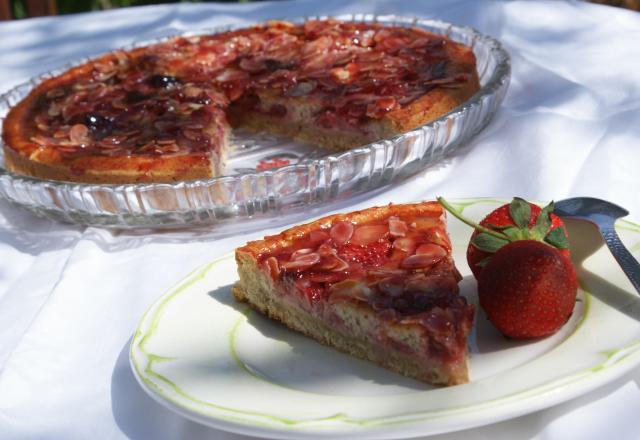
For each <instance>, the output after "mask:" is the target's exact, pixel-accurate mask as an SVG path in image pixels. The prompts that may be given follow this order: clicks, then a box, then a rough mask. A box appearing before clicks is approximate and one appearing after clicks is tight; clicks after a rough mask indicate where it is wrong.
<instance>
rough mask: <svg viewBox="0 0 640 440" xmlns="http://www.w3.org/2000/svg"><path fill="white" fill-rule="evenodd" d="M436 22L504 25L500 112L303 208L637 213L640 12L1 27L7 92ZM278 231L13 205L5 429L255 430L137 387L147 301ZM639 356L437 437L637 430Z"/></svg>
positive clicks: (541, 5) (559, 5)
mask: <svg viewBox="0 0 640 440" xmlns="http://www.w3.org/2000/svg"><path fill="white" fill-rule="evenodd" d="M343 13H378V14H398V15H408V16H419V17H426V18H438V19H441V20H445V21H450V22H453V23H456V24H460V25H467V26H472V27H474V28H476V29H478V30H480V31H481V32H483V33H486V34H488V35H491V36H493V37H495V38H498V39H499V40H500V41H501V42H502V43H503V44H504V46H505V47H506V48H507V50H508V51H509V52H510V54H511V58H512V65H513V73H512V80H511V85H510V88H509V91H508V93H507V95H506V98H505V100H504V104H503V106H502V108H501V109H500V110H499V112H498V113H497V115H496V117H495V118H494V120H493V121H492V122H491V124H490V125H489V126H488V127H487V128H486V129H485V130H484V131H482V132H481V133H480V134H479V135H477V136H476V137H475V138H474V139H473V140H472V141H471V142H469V143H468V145H466V146H465V147H464V148H461V149H459V150H457V151H456V152H455V153H454V154H453V155H452V156H450V157H448V158H447V159H445V160H443V161H441V162H440V163H438V164H436V165H433V166H430V167H429V168H428V169H426V170H424V171H423V172H421V173H420V174H418V175H417V176H415V177H413V178H411V179H409V180H406V181H404V182H402V183H399V184H396V185H394V186H393V187H391V188H388V189H386V190H384V191H378V192H376V193H374V194H372V195H366V196H361V197H358V198H357V199H355V200H351V201H346V202H342V203H340V204H338V205H332V206H331V207H329V208H327V207H316V208H313V209H311V210H309V212H308V213H307V215H308V217H317V216H320V215H322V214H325V213H327V212H328V211H327V210H328V209H330V210H332V211H344V210H346V209H356V208H364V207H368V206H371V205H375V204H386V203H389V202H408V201H415V200H420V199H428V198H433V197H434V196H435V195H445V196H447V197H449V198H456V197H461V198H464V197H477V196H492V197H502V198H506V199H510V198H511V197H512V196H514V195H519V196H521V197H525V198H528V199H533V200H551V199H555V200H559V199H562V198H565V197H570V196H578V195H588V196H593V197H599V198H603V199H608V200H611V201H613V202H615V203H617V204H619V205H621V206H624V207H626V208H627V209H628V210H629V211H630V212H631V216H630V218H631V219H632V220H635V221H636V222H638V221H639V220H640V172H639V171H640V148H639V145H638V143H639V142H638V141H639V140H640V76H639V74H638V72H639V71H640V14H638V13H635V12H631V11H626V10H622V9H615V8H611V7H606V6H600V5H593V4H589V3H584V2H579V1H570V2H561V1H544V0H538V1H535V2H528V1H512V2H511V1H510V2H503V1H475V0H453V1H447V2H441V1H414V2H411V1H407V0H388V1H378V2H369V1H365V0H359V1H358V0H354V1H338V0H323V1H298V2H264V3H262V2H261V3H249V4H233V5H229V4H224V5H222V4H211V3H209V4H175V5H162V6H149V7H139V8H126V9H121V10H114V11H109V12H96V13H89V14H78V15H73V16H60V17H47V18H37V19H29V20H23V21H15V22H2V23H0V53H2V57H0V84H1V87H2V88H3V89H9V88H10V87H11V86H13V85H16V84H19V83H21V82H24V81H25V80H26V79H28V78H30V77H33V76H35V75H37V74H39V73H42V72H44V71H47V70H50V69H53V68H56V67H59V66H61V65H64V64H65V63H67V62H70V61H73V60H76V59H78V58H82V57H85V56H90V55H94V54H97V53H101V52H104V51H107V50H110V49H114V48H117V47H119V46H124V45H128V44H130V43H132V42H135V41H143V40H147V39H150V38H154V37H158V36H162V35H168V34H172V33H175V32H178V31H184V30H196V29H203V28H209V27H213V26H218V25H224V24H231V23H233V24H244V23H247V24H249V23H251V22H254V21H261V20H265V19H268V18H287V17H290V18H293V17H299V16H308V15H315V14H343ZM294 221H300V219H299V218H296V219H294V218H289V217H287V216H284V217H281V218H279V219H277V223H278V224H276V223H275V221H274V223H273V224H272V225H269V226H268V229H262V230H254V231H251V232H249V233H243V234H240V235H238V234H232V233H229V232H228V231H227V232H225V230H224V228H216V227H212V228H204V229H199V230H195V231H189V230H180V231H170V232H157V231H129V232H127V231H109V230H104V229H100V228H86V227H82V226H77V225H67V224H62V223H56V222H53V221H50V220H45V219H40V218H37V217H35V216H33V215H31V214H30V213H28V212H26V211H23V210H21V209H19V208H17V207H14V206H11V205H9V204H8V203H6V202H5V201H3V200H0V261H1V263H0V438H2V439H29V438H34V439H35V438H38V439H40V438H47V439H58V438H59V439H87V438H127V437H129V438H134V439H150V438H153V439H173V438H189V439H205V438H206V439H212V438H215V439H244V438H248V437H244V436H241V435H236V434H230V433H224V432H222V431H217V430H214V429H211V428H207V427H204V426H201V425H198V424H196V423H193V422H190V421H188V420H186V419H184V418H182V417H180V416H178V415H176V414H174V413H172V412H170V411H169V410H166V409H164V408H163V407H162V406H160V405H159V404H157V403H156V402H154V401H153V400H152V399H151V398H150V397H148V396H147V395H146V394H145V393H144V391H142V389H141V388H140V387H139V386H138V384H137V383H136V382H135V379H134V377H133V375H132V372H131V370H130V367H129V363H128V345H129V342H130V338H131V336H132V332H133V330H134V329H135V327H136V325H137V323H138V321H139V319H140V317H141V315H142V314H143V312H144V311H145V310H146V309H147V308H148V307H149V306H150V304H152V303H153V301H154V300H155V299H156V298H157V297H158V296H159V295H161V294H162V293H163V292H164V291H166V290H167V289H168V288H170V287H171V286H172V285H174V284H175V283H176V282H177V281H178V280H180V279H181V278H182V277H183V276H185V275H186V274H187V273H189V272H190V271H191V270H192V269H194V268H196V267H198V266H200V265H202V264H204V263H207V262H209V261H211V260H213V259H214V258H215V257H217V256H219V255H222V254H224V253H227V252H229V251H231V250H232V249H233V248H234V247H235V246H237V245H240V244H241V243H243V242H245V241H246V240H248V239H255V238H259V237H262V236H263V235H265V234H266V233H270V232H274V231H275V230H277V229H280V228H281V227H282V226H283V225H284V224H286V223H293V222H294ZM639 383H640V369H636V370H634V371H632V372H631V373H628V374H626V375H625V376H623V377H621V378H619V379H617V380H616V381H614V382H612V383H609V384H608V385H606V386H603V387H601V388H599V389H597V390H596V391H592V392H590V393H588V394H586V395H583V396H582V397H579V398H576V399H574V400H571V401H569V402H567V403H564V404H560V405H557V406H555V407H552V408H549V409H546V410H542V411H538V412H536V413H533V414H530V415H525V416H522V417H519V418H516V419H513V420H509V421H505V422H501V423H497V424H493V425H489V426H485V427H480V428H475V429H472V430H466V431H461V432H457V433H450V434H445V435H439V436H434V437H432V438H434V439H442V440H443V439H463V438H464V439H478V440H479V439H489V438H491V439H513V438H518V439H521V438H526V439H536V440H542V439H545V440H547V439H567V438H580V439H602V438H615V439H637V438H638V436H639V435H640V434H639V433H640V417H638V414H640V389H639V388H638V385H639Z"/></svg>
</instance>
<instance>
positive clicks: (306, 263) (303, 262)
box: [280, 253, 320, 271]
mask: <svg viewBox="0 0 640 440" xmlns="http://www.w3.org/2000/svg"><path fill="white" fill-rule="evenodd" d="M319 262H320V255H318V254H316V253H312V254H306V255H302V256H300V257H299V258H297V259H296V260H292V261H288V262H285V263H282V264H281V265H280V266H281V267H282V268H283V269H284V270H286V271H304V270H307V269H310V268H312V267H313V266H315V265H316V264H318V263H319Z"/></svg>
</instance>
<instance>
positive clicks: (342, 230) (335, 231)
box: [329, 222, 354, 245]
mask: <svg viewBox="0 0 640 440" xmlns="http://www.w3.org/2000/svg"><path fill="white" fill-rule="evenodd" d="M353 230H354V226H353V223H349V222H337V223H335V224H334V225H333V226H332V227H331V231H330V232H329V235H330V236H331V239H332V240H333V242H334V243H335V244H337V245H342V244H345V243H346V242H348V241H349V240H350V239H351V236H352V235H353Z"/></svg>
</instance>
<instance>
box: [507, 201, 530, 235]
mask: <svg viewBox="0 0 640 440" xmlns="http://www.w3.org/2000/svg"><path fill="white" fill-rule="evenodd" d="M509 214H510V215H511V220H513V223H514V224H515V225H516V227H518V228H519V229H528V228H529V219H530V218H531V206H529V202H527V201H526V200H524V199H521V198H520V197H514V198H513V200H512V201H511V203H509Z"/></svg>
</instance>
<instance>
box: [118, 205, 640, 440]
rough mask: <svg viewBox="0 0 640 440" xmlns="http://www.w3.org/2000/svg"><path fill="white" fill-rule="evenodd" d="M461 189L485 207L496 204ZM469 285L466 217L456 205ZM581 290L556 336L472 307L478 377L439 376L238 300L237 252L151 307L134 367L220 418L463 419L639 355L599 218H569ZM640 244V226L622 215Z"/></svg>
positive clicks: (487, 419)
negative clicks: (445, 381)
mask: <svg viewBox="0 0 640 440" xmlns="http://www.w3.org/2000/svg"><path fill="white" fill-rule="evenodd" d="M501 203H502V201H499V200H492V199H474V200H462V201H458V202H457V204H458V205H459V206H460V207H464V208H465V214H466V215H467V216H469V217H471V218H476V219H480V218H481V217H482V216H483V215H485V214H486V213H488V212H489V211H491V210H492V209H494V208H495V207H496V206H498V205H499V204H501ZM449 218H450V219H449V230H450V234H451V238H452V241H453V245H454V257H455V259H456V261H457V265H458V268H459V269H460V271H461V272H462V274H463V275H464V280H463V281H462V283H461V289H462V292H463V294H464V295H465V296H466V297H467V298H468V299H469V300H470V301H471V302H473V303H477V298H476V294H475V281H474V280H473V277H472V276H471V275H470V271H469V269H468V267H467V264H466V262H465V261H466V260H465V250H466V245H467V242H468V238H469V235H470V232H471V231H470V229H469V228H468V227H467V226H465V225H463V224H462V223H460V222H459V221H457V220H455V219H453V218H451V216H449ZM569 227H570V234H571V238H572V240H571V241H572V252H573V257H574V261H575V263H576V268H577V270H578V275H579V277H580V282H581V285H582V288H583V289H582V290H581V291H580V292H579V298H578V302H577V303H576V308H575V310H574V313H573V315H572V317H571V319H570V320H569V322H568V323H567V324H566V325H565V326H564V327H563V328H562V329H561V331H560V332H558V333H557V334H555V335H553V336H552V337H549V338H546V339H541V340H535V341H530V342H522V341H512V340H507V339H505V338H503V337H502V336H500V335H499V334H498V333H497V331H496V330H494V329H493V327H492V326H491V325H490V324H489V323H488V321H487V320H486V318H485V316H484V314H483V313H482V311H480V312H478V313H477V316H476V321H475V328H474V331H473V333H472V335H471V337H470V339H469V345H470V359H471V382H470V383H468V384H466V385H459V386H455V387H449V388H435V387H431V386H428V385H425V384H422V383H419V382H417V381H414V380H411V379H407V378H404V377H402V376H399V375H397V374H394V373H392V372H389V371H386V370H384V369H382V368H379V367H377V366H375V365H372V364H370V363H367V362H365V361H361V360H358V359H354V358H352V357H350V356H348V355H345V354H342V353H338V352H337V351H335V350H333V349H331V348H328V347H324V346H321V345H319V344H317V343H316V342H314V341H312V340H311V339H308V338H306V337H304V336H301V335H299V334H297V333H295V332H293V331H290V330H288V329H286V328H284V327H283V326H281V325H280V324H278V323H276V322H274V321H270V320H269V319H267V318H264V317H262V316H261V315H259V314H258V313H256V312H251V311H249V310H248V308H247V307H246V305H243V304H237V303H236V302H234V300H233V298H232V296H231V292H230V287H231V285H232V284H233V283H234V282H235V281H236V279H237V274H236V270H235V262H234V259H233V256H232V255H231V254H229V255H227V256H224V257H222V258H220V259H218V260H216V261H214V262H213V263H211V264H209V265H207V266H205V267H202V268H200V269H197V270H195V271H194V272H193V273H192V274H191V275H189V276H188V277H187V278H186V279H185V280H183V281H182V282H180V283H179V284H178V285H177V286H176V287H175V288H173V289H172V290H171V291H169V292H167V293H166V294H164V295H163V296H162V297H161V298H160V299H159V300H158V301H156V303H155V304H153V306H151V308H150V309H149V310H148V311H147V313H146V314H145V315H144V317H143V318H142V321H141V323H140V325H139V327H138V329H137V330H136V332H135V336H134V337H133V340H132V343H131V353H130V360H131V365H132V368H133V371H134V374H135V376H136V378H137V379H138V381H139V383H140V384H141V385H142V387H143V388H144V389H145V391H146V392H148V393H149V394H150V395H151V397H153V398H154V399H156V400H157V401H158V402H160V403H161V404H163V405H165V406H166V407H168V408H169V409H171V410H173V411H176V412H178V413H179V414H182V415H183V416H185V417H187V418H190V419H192V420H195V421H197V422H200V423H203V424H206V425H210V426H213V427H216V428H220V429H224V430H229V431H234V432H239V433H244V434H251V435H258V436H264V437H273V438H292V439H293V438H301V437H304V438H320V437H323V438H324V437H328V438H332V439H334V438H356V437H357V438H362V437H363V436H366V437H368V438H388V437H397V438H400V437H405V438H406V437H413V436H419V435H427V434H435V433H440V432H447V431H454V430H459V429H464V428H469V427H473V426H478V425H484V424H488V423H492V422H496V421H499V420H504V419H507V418H511V417H515V416H518V415H521V414H525V413H529V412H532V411H535V410H538V409H541V408H545V407H549V406H551V405H554V404H557V403H559V402H562V401H565V400H568V399H570V398H573V397H575V396H578V395H580V394H583V393H585V392H587V391H589V390H592V389H594V388H595V387H597V386H600V385H603V384H605V383H606V382H609V381H611V380H613V379H615V378H616V377H618V376H620V375H622V374H623V373H625V372H626V371H628V370H630V369H631V368H633V367H634V366H636V365H637V364H639V363H640V296H638V295H637V294H636V293H635V292H634V290H633V288H632V286H631V284H630V283H629V281H628V280H627V279H626V278H625V276H624V274H623V273H622V271H621V269H620V268H619V267H618V265H617V264H616V263H615V261H614V260H613V258H612V256H611V255H610V253H609V252H608V250H606V248H603V247H602V241H601V240H600V239H599V237H598V235H597V234H596V233H595V229H594V228H592V227H591V226H590V225H588V224H585V223H580V222H574V223H570V224H569ZM618 230H619V232H620V234H621V236H622V239H623V241H625V243H626V244H627V245H628V246H629V247H630V248H631V249H632V250H633V251H635V253H636V256H637V255H638V253H640V226H638V225H635V224H633V223H630V222H624V221H623V222H620V223H619V224H618Z"/></svg>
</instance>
